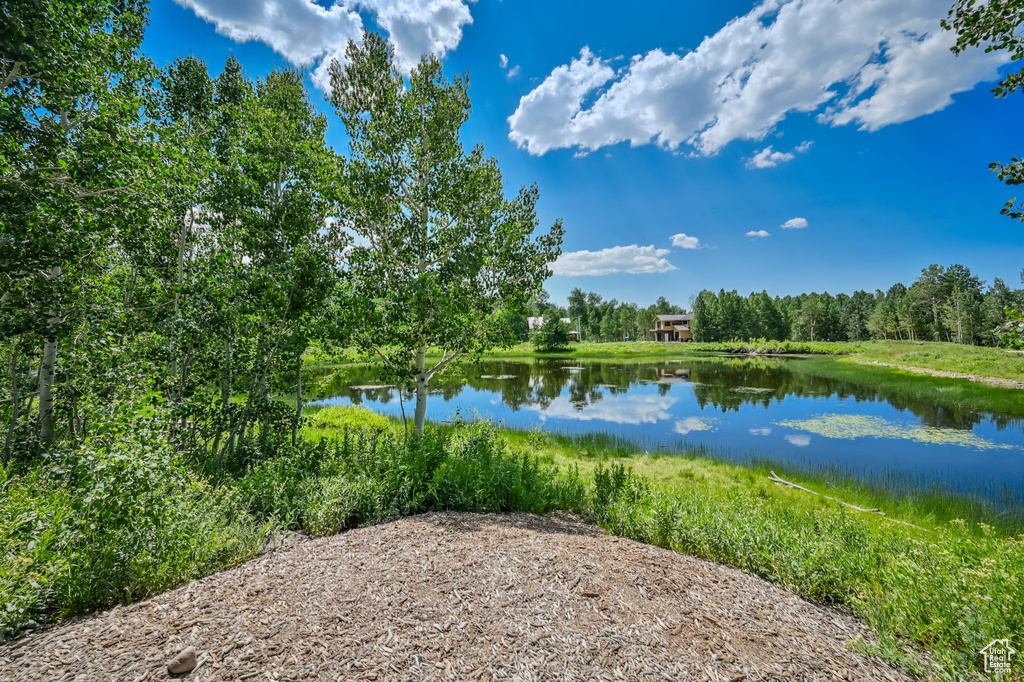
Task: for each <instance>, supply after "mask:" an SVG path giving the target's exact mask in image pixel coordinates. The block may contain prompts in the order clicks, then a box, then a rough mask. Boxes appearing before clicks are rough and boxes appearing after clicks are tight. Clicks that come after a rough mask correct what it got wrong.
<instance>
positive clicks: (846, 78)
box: [509, 0, 1008, 155]
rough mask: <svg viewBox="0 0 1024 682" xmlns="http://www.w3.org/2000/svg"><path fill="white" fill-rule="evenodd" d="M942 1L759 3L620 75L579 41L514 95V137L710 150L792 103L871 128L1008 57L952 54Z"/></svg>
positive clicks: (766, 124)
mask: <svg viewBox="0 0 1024 682" xmlns="http://www.w3.org/2000/svg"><path fill="white" fill-rule="evenodd" d="M948 11H949V0H764V1H763V2H762V3H761V4H760V5H758V6H757V7H755V8H754V9H753V10H751V11H750V12H749V13H748V14H746V15H744V16H742V17H738V18H736V19H733V20H732V21H730V22H729V23H728V24H726V25H725V26H724V27H722V28H721V29H720V30H719V31H718V32H717V33H715V34H714V35H712V36H710V37H708V38H705V39H704V41H703V42H702V43H701V44H700V45H699V46H698V47H697V48H696V49H695V50H693V51H691V52H688V53H686V54H675V53H666V52H664V51H662V50H660V49H655V50H652V51H650V52H647V53H646V54H638V55H635V56H634V57H633V58H632V60H631V61H630V63H629V64H628V65H627V66H625V67H623V68H622V69H620V70H618V71H617V72H616V71H615V70H613V69H612V68H611V66H610V65H609V62H608V61H605V60H602V59H601V58H599V57H596V56H595V55H594V54H593V53H591V52H590V50H589V49H587V48H584V49H583V50H582V51H581V52H580V56H579V58H577V59H574V60H572V61H571V62H570V63H569V64H568V65H563V66H559V67H557V68H555V69H554V70H553V71H552V72H551V74H550V75H549V76H548V77H547V78H546V79H545V80H544V81H543V82H542V83H541V84H540V85H539V86H537V88H535V89H534V90H533V91H531V92H529V93H527V94H526V95H525V96H524V97H523V98H522V99H521V100H520V102H519V107H518V108H517V109H516V111H515V113H513V114H512V116H511V117H509V124H510V128H511V130H510V132H509V138H510V139H511V140H512V141H514V142H516V143H517V144H519V145H520V146H521V147H524V148H526V149H527V150H528V151H529V152H530V153H531V154H544V153H545V152H547V151H549V150H551V149H558V148H565V147H579V148H582V149H587V150H590V151H593V150H595V149H598V148H600V147H603V146H606V145H612V144H616V143H619V142H623V141H629V142H630V143H631V144H632V145H644V144H650V143H652V142H653V143H654V144H657V145H659V146H661V147H663V148H665V149H669V150H676V149H678V148H679V146H680V145H681V144H683V143H686V144H688V145H690V146H692V147H693V148H694V149H695V150H696V152H697V153H698V154H703V155H712V154H715V153H717V152H718V151H719V150H720V149H721V148H722V147H724V146H725V145H727V144H728V143H729V142H731V141H733V140H736V139H753V140H761V139H763V138H764V137H765V136H766V135H767V134H768V133H769V132H771V131H772V130H774V129H775V127H776V126H777V125H778V124H779V123H780V122H781V121H782V120H783V119H784V118H785V117H786V116H787V115H789V114H790V113H794V112H795V113H812V112H818V114H819V115H818V120H819V121H820V122H822V123H826V124H831V125H845V124H849V123H853V124H857V125H859V126H860V127H861V128H862V129H866V130H876V129H878V128H881V127H883V126H886V125H890V124H893V123H900V122H902V121H907V120H910V119H913V118H916V117H918V116H923V115H925V114H929V113H932V112H934V111H938V110H940V109H942V108H944V107H946V106H948V105H949V104H950V103H951V102H952V99H951V96H952V94H953V93H957V92H962V91H965V90H969V89H971V88H972V87H973V86H974V84H976V83H978V82H980V81H985V80H994V79H995V78H996V77H997V67H998V66H999V65H1000V64H1002V63H1005V62H1006V61H1007V59H1008V57H1007V55H1006V54H1005V51H996V52H993V53H985V52H984V51H983V50H971V51H968V52H965V53H964V54H962V55H961V56H959V57H957V56H954V55H953V54H952V53H951V52H949V47H950V46H951V45H952V44H953V41H954V38H955V36H954V35H953V34H952V33H951V32H949V31H942V30H941V29H940V27H939V21H940V20H941V19H943V18H944V17H945V16H946V14H947V12H948ZM836 27H842V30H836ZM588 99H593V103H592V104H590V105H589V106H588V107H587V108H584V106H583V104H584V101H585V100H588ZM781 153H782V154H786V153H788V152H781Z"/></svg>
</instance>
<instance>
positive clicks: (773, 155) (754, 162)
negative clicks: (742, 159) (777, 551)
mask: <svg viewBox="0 0 1024 682" xmlns="http://www.w3.org/2000/svg"><path fill="white" fill-rule="evenodd" d="M810 148H811V142H810V141H807V142H802V143H800V144H799V145H797V146H796V147H794V148H793V151H791V152H778V151H775V149H774V148H773V147H772V145H768V146H767V147H765V148H764V149H762V150H761V151H759V152H757V153H756V154H754V156H752V157H751V158H749V159H747V168H775V167H776V166H778V165H779V164H780V163H786V162H787V161H792V160H793V159H795V158H796V155H797V154H803V153H804V152H806V151H807V150H808V149H810Z"/></svg>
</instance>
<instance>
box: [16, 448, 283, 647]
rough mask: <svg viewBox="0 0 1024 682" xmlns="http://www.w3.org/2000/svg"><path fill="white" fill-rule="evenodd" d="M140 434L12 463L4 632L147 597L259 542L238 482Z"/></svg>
mask: <svg viewBox="0 0 1024 682" xmlns="http://www.w3.org/2000/svg"><path fill="white" fill-rule="evenodd" d="M139 433H140V434H143V437H138V438H136V437H134V436H133V437H131V438H126V439H117V438H115V437H113V436H111V437H108V438H105V439H94V440H92V441H90V442H87V443H85V444H84V445H83V446H82V447H81V448H80V449H79V450H76V451H64V452H60V453H56V454H53V455H51V456H50V458H49V461H48V465H47V467H46V468H45V469H44V470H39V471H36V472H33V473H31V474H29V475H27V476H25V477H11V478H7V476H8V474H6V473H4V474H3V476H4V479H3V483H2V490H3V496H2V498H0V500H2V501H0V541H2V542H3V545H4V549H3V552H4V554H3V556H2V558H0V636H3V637H9V636H11V635H13V634H15V633H17V632H18V631H19V630H20V629H21V628H23V627H25V626H26V625H27V624H29V623H30V621H33V620H46V619H50V618H53V617H55V616H69V615H74V614H77V613H82V612H86V611H90V610H94V609H97V608H101V607H104V606H109V605H111V604H115V603H117V602H120V601H125V600H133V599H139V598H142V597H145V596H148V595H150V594H153V593H156V592H159V591H161V590H165V589H168V588H170V587H175V586H177V585H180V584H182V583H184V582H187V581H189V580H192V579H194V578H198V577H201V576H204V575H208V574H209V573H212V572H214V571H217V570H221V569H223V568H226V567H228V566H231V565H233V564H235V563H238V562H239V561H244V560H246V559H248V558H250V557H252V556H254V555H255V554H256V552H257V551H258V550H259V548H260V547H261V545H262V540H263V535H264V529H263V528H262V527H261V525H260V524H259V523H258V522H257V521H256V520H255V519H254V518H253V517H251V516H250V515H249V514H248V513H247V512H246V511H245V510H244V508H243V506H242V501H241V497H240V495H239V494H238V492H237V491H236V490H234V489H233V488H231V487H218V488H214V487H213V486H211V485H210V484H209V483H208V482H206V481H203V480H202V479H199V478H198V477H196V476H195V474H193V473H192V472H191V471H189V470H188V469H187V468H186V467H185V466H184V465H183V464H182V463H181V462H180V461H179V460H177V459H176V458H175V457H174V456H173V455H172V454H171V453H172V451H171V449H170V447H169V446H168V445H167V443H166V442H165V441H164V440H162V439H161V438H160V437H159V435H156V434H152V433H147V432H145V430H140V432H139ZM146 436H148V437H146Z"/></svg>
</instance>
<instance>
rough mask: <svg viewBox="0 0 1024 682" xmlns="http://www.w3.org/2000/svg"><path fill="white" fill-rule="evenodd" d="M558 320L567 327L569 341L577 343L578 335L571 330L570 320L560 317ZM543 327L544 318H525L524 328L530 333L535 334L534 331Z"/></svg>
mask: <svg viewBox="0 0 1024 682" xmlns="http://www.w3.org/2000/svg"><path fill="white" fill-rule="evenodd" d="M559 319H560V320H562V322H564V323H565V324H566V326H568V327H569V340H570V341H579V340H580V333H579V332H578V331H576V330H575V329H573V328H572V320H571V319H570V318H568V317H561V318H559ZM543 326H544V318H543V317H528V318H526V327H527V329H529V330H530V331H531V332H535V331H537V330H538V329H540V328H541V327H543Z"/></svg>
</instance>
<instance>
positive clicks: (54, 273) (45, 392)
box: [39, 265, 61, 449]
mask: <svg viewBox="0 0 1024 682" xmlns="http://www.w3.org/2000/svg"><path fill="white" fill-rule="evenodd" d="M60 275H61V268H60V266H59V265H58V266H55V267H53V268H50V272H49V273H48V274H47V277H48V278H49V279H50V280H53V281H56V280H59V279H60ZM58 321H59V320H58V316H57V307H56V305H55V306H54V307H53V308H50V312H49V319H47V321H46V322H47V325H46V326H47V329H46V340H45V342H44V343H43V360H42V362H41V363H40V365H39V439H40V440H41V441H42V443H43V447H44V448H46V449H49V448H50V446H51V445H53V441H54V440H56V438H57V429H56V427H55V425H54V419H53V379H54V376H55V375H56V373H57V322H58Z"/></svg>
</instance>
